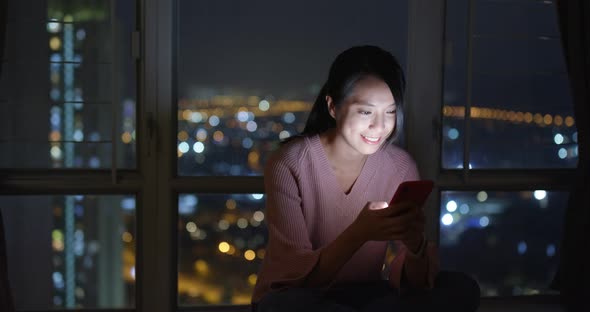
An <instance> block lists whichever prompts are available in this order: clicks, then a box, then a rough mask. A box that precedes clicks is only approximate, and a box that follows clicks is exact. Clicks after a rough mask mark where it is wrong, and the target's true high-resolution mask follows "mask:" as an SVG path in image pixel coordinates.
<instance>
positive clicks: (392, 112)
mask: <svg viewBox="0 0 590 312" xmlns="http://www.w3.org/2000/svg"><path fill="white" fill-rule="evenodd" d="M387 113H388V114H395V113H397V111H395V110H392V111H388V112H387Z"/></svg>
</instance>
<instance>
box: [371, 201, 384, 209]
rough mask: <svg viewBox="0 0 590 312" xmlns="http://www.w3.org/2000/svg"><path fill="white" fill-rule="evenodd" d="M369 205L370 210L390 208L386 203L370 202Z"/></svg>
mask: <svg viewBox="0 0 590 312" xmlns="http://www.w3.org/2000/svg"><path fill="white" fill-rule="evenodd" d="M367 205H368V206H369V207H368V208H369V210H383V209H385V208H387V207H389V205H388V204H387V203H386V202H384V201H377V202H368V203H367Z"/></svg>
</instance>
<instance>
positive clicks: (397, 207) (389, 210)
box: [373, 202, 412, 216]
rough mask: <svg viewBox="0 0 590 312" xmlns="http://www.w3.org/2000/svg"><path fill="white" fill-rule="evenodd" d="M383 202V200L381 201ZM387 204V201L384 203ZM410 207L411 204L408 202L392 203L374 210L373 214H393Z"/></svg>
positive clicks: (403, 211) (402, 211)
mask: <svg viewBox="0 0 590 312" xmlns="http://www.w3.org/2000/svg"><path fill="white" fill-rule="evenodd" d="M383 203H385V202H383ZM385 204H387V203H385ZM411 209H412V204H411V203H410V202H403V203H399V204H394V205H391V206H388V207H386V208H383V209H380V210H376V211H374V212H373V213H374V215H376V216H394V215H400V214H404V213H405V212H408V211H410V210H411Z"/></svg>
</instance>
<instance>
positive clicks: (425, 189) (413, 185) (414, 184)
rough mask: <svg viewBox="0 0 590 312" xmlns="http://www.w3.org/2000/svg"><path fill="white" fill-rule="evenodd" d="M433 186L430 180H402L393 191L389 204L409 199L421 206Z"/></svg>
mask: <svg viewBox="0 0 590 312" xmlns="http://www.w3.org/2000/svg"><path fill="white" fill-rule="evenodd" d="M433 187H434V182H432V181H430V180H420V181H404V182H402V183H401V184H400V185H399V187H398V188H397V190H396V191H395V195H393V198H392V199H391V203H390V205H392V204H396V203H401V202H405V201H411V202H414V203H415V204H417V205H418V206H422V205H424V202H426V199H427V198H428V195H430V192H432V188H433Z"/></svg>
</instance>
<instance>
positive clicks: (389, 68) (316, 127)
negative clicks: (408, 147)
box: [299, 45, 406, 142]
mask: <svg viewBox="0 0 590 312" xmlns="http://www.w3.org/2000/svg"><path fill="white" fill-rule="evenodd" d="M369 76H372V77H375V78H378V79H380V80H382V81H383V82H385V83H386V84H387V86H389V89H390V90H391V93H392V94H393V98H394V99H395V104H396V125H395V129H394V131H393V133H392V134H391V135H390V136H389V138H388V139H387V140H388V141H389V142H398V141H399V140H400V138H401V136H402V129H403V120H404V114H403V103H404V91H405V87H406V79H405V77H404V73H403V70H402V68H401V66H400V65H399V62H398V61H397V59H396V58H395V57H394V56H393V55H392V54H391V53H389V52H387V51H385V50H383V49H381V48H379V47H376V46H368V45H366V46H358V47H352V48H349V49H347V50H345V51H344V52H342V53H340V54H339V55H338V56H337V57H336V60H334V62H333V63H332V66H330V73H329V75H328V80H327V81H326V83H325V84H324V86H323V87H322V89H321V90H320V93H319V94H318V97H317V98H316V100H315V102H314V104H313V107H312V109H311V112H310V113H309V116H308V117H307V122H306V124H305V128H304V129H303V132H302V133H301V134H300V135H299V136H309V135H314V134H320V133H322V132H324V131H326V130H328V129H331V128H335V127H336V121H335V120H334V118H332V116H331V115H330V112H329V111H328V103H327V102H326V96H327V95H329V96H330V97H332V101H333V102H334V105H335V107H336V108H338V107H339V106H340V105H341V104H342V103H343V102H344V99H346V97H347V96H349V95H350V93H351V91H352V89H353V88H354V85H355V84H356V82H357V81H359V80H362V79H363V78H366V77H369Z"/></svg>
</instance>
